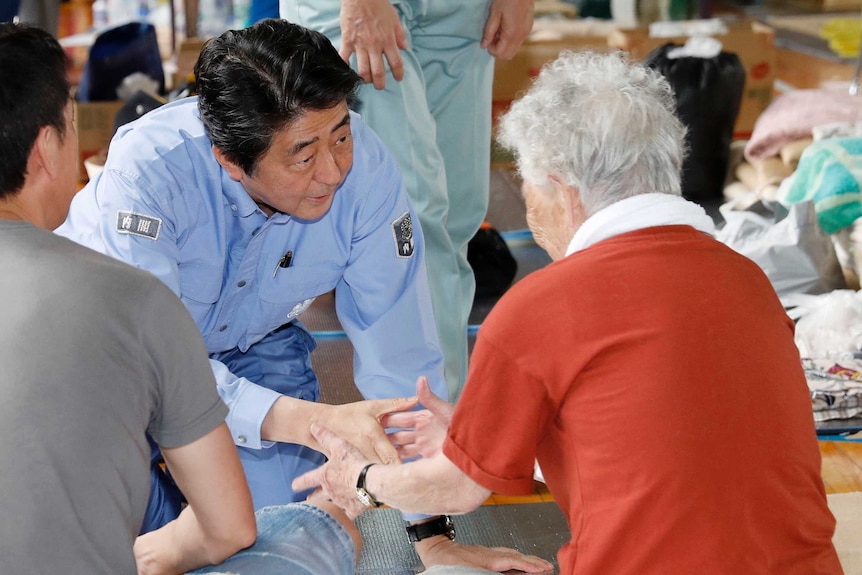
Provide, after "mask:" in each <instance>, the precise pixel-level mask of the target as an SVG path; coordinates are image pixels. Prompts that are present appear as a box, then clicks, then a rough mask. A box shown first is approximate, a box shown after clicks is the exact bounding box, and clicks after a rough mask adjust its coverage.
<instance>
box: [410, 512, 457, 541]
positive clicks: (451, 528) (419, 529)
mask: <svg viewBox="0 0 862 575" xmlns="http://www.w3.org/2000/svg"><path fill="white" fill-rule="evenodd" d="M435 535H445V536H446V537H448V538H449V539H451V540H452V541H454V540H455V524H454V523H452V518H451V517H449V516H448V515H441V516H440V517H438V518H437V519H435V520H434V521H429V522H428V523H420V524H418V525H408V526H407V538H408V539H410V543H416V542H417V541H422V540H423V539H428V538H429V537H434V536H435Z"/></svg>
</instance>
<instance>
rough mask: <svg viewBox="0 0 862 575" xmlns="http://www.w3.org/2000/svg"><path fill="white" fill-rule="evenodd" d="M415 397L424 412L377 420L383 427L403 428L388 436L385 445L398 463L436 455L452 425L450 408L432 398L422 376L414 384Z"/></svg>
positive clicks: (432, 393) (410, 412) (437, 398)
mask: <svg viewBox="0 0 862 575" xmlns="http://www.w3.org/2000/svg"><path fill="white" fill-rule="evenodd" d="M416 394H417V396H418V397H419V403H420V404H422V405H424V406H425V409H423V410H421V411H405V412H401V413H391V414H389V415H386V416H384V417H383V419H381V423H382V424H383V427H387V428H389V427H400V428H404V429H403V430H401V431H396V432H394V433H391V434H389V441H391V442H392V444H393V445H394V446H395V449H397V450H398V453H399V455H401V459H410V458H412V457H416V456H417V455H421V456H422V457H433V456H434V454H436V453H437V452H438V451H440V448H441V447H442V446H443V441H444V440H445V439H446V430H447V429H448V428H449V422H450V421H452V412H454V411H455V406H454V405H452V404H451V403H449V402H447V401H444V400H442V399H440V398H439V397H437V396H436V395H434V392H432V391H431V387H430V386H429V385H428V378H427V377H425V376H424V375H423V376H420V377H419V379H417V380H416Z"/></svg>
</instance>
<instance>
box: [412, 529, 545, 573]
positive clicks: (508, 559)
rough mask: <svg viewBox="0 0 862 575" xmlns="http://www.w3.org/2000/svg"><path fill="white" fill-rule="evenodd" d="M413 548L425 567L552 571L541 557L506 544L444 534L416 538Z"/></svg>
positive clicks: (534, 571) (530, 571)
mask: <svg viewBox="0 0 862 575" xmlns="http://www.w3.org/2000/svg"><path fill="white" fill-rule="evenodd" d="M415 545H416V552H417V553H418V554H419V558H420V559H422V564H423V565H425V568H426V569H427V568H429V567H431V566H432V565H466V566H469V567H479V568H482V569H489V570H491V571H508V570H510V569H518V570H520V571H524V572H526V573H553V570H554V566H553V565H552V564H551V563H548V562H547V561H545V560H544V559H542V558H541V557H536V556H534V555H524V554H523V553H520V552H518V551H516V550H514V549H509V548H507V547H482V546H480V545H462V544H461V543H458V542H457V541H452V540H450V539H449V538H448V537H446V536H445V535H437V536H435V537H429V538H428V539H423V540H422V541H418V542H416V544H415Z"/></svg>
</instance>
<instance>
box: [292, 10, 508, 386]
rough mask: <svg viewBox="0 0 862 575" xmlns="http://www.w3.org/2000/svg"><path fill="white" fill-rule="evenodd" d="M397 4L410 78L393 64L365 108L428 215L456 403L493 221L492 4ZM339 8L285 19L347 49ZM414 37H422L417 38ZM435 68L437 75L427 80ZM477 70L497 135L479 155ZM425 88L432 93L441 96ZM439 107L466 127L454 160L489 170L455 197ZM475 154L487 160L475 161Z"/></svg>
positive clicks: (431, 262) (433, 276)
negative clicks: (485, 230)
mask: <svg viewBox="0 0 862 575" xmlns="http://www.w3.org/2000/svg"><path fill="white" fill-rule="evenodd" d="M394 4H395V6H396V8H397V9H398V11H399V14H400V17H401V22H402V25H403V27H404V30H405V32H406V35H407V43H408V46H410V48H408V49H407V50H402V52H401V56H402V59H403V62H404V79H403V80H402V81H401V82H397V81H395V79H394V77H393V76H392V74H391V71H390V70H388V69H387V79H386V89H385V90H382V91H379V90H376V89H375V88H374V87H373V86H372V85H370V84H368V85H365V86H363V87H362V89H361V90H360V94H359V101H360V104H359V109H358V111H359V112H360V114H362V118H363V120H364V121H365V122H366V123H367V124H368V125H369V126H371V128H372V129H373V130H374V131H375V132H376V133H377V134H378V135H379V136H380V138H381V140H383V142H384V144H385V145H386V147H387V148H388V149H389V151H390V152H391V153H392V155H393V156H394V157H395V159H396V161H397V162H398V165H399V167H400V169H401V172H402V176H403V178H404V185H405V188H406V190H407V193H408V195H409V196H410V200H411V203H412V204H413V206H414V208H415V210H416V212H417V214H418V217H419V223H420V225H421V227H422V233H423V236H424V238H425V245H426V263H427V268H428V280H429V285H430V288H431V299H432V304H433V307H434V316H435V322H436V325H437V333H438V336H439V339H440V347H441V349H442V351H443V355H444V358H445V373H446V381H447V383H448V387H449V399H450V400H454V399H456V398H457V396H458V395H459V394H460V390H461V387H462V386H463V384H464V381H465V379H466V374H467V320H468V317H469V313H470V309H471V307H472V304H473V289H474V280H473V273H472V270H471V269H470V266H469V264H468V263H467V258H466V247H467V242H469V240H470V238H472V237H473V234H474V233H475V231H476V230H477V229H478V228H479V225H480V224H481V223H482V220H483V219H484V217H485V213H486V210H487V198H488V169H489V167H488V161H489V160H488V157H489V155H490V151H489V150H490V147H489V146H490V113H491V112H490V86H491V75H490V74H491V73H492V71H493V68H492V60H491V59H490V56H488V54H487V52H486V51H485V50H482V49H481V48H480V47H479V41H480V40H481V36H482V30H483V26H484V22H485V14H487V0H485V1H483V2H475V3H473V2H466V3H462V2H459V3H457V4H458V5H457V6H454V5H453V6H452V7H451V8H448V9H443V10H442V11H441V10H438V5H440V6H441V7H442V4H441V3H440V2H439V1H438V0H430V1H429V0H404V1H399V2H395V3H394ZM339 10H340V2H339V1H338V0H313V1H312V0H281V15H282V17H284V18H287V19H289V20H291V21H292V22H295V23H297V24H301V25H303V26H307V27H309V28H312V29H315V30H318V31H320V32H322V33H323V34H325V35H326V36H327V37H328V38H329V39H330V40H331V41H332V42H333V44H334V45H335V46H336V47H339V46H340V45H341V30H340V22H339ZM438 18H439V19H440V20H439V21H437V19H438ZM426 29H427V30H426ZM429 31H430V32H431V35H429ZM414 34H421V36H422V37H421V38H420V37H414ZM432 48H433V49H432ZM420 53H421V56H422V57H421V60H420V57H419V55H420ZM429 66H430V70H429V68H428V67H429ZM477 70H478V72H477ZM429 72H430V74H431V77H432V78H433V80H428V77H427V74H428V73H429ZM477 75H478V77H479V78H481V79H482V82H481V83H482V84H483V85H484V84H485V83H487V86H485V87H486V88H487V92H488V95H487V113H486V112H481V113H482V114H485V115H487V116H488V117H487V133H488V135H487V137H486V138H485V140H486V141H484V142H481V143H479V144H478V145H479V151H478V152H477V151H476V150H475V149H473V146H474V143H475V142H478V141H480V140H482V136H481V135H480V134H479V132H481V131H482V130H477V129H476V128H474V127H473V124H475V123H476V122H477V121H480V122H481V120H479V119H477V118H475V114H476V113H479V112H478V111H477V110H478V109H479V108H482V107H484V104H483V103H481V102H480V103H479V104H476V103H474V102H472V101H466V102H459V101H458V100H459V99H463V98H467V99H470V100H472V99H474V98H476V97H478V94H479V93H481V92H482V88H480V86H479V85H478V84H477ZM432 81H433V86H432V85H431V83H432ZM428 90H430V92H427V91H428ZM426 92H427V93H430V94H432V95H433V97H434V100H435V101H434V102H432V101H431V100H430V99H429V98H428V97H427V95H426ZM447 94H448V95H449V96H446V95H447ZM483 101H484V100H483ZM432 104H433V108H434V109H436V110H437V111H439V112H441V113H442V115H441V116H440V118H441V119H442V120H443V121H446V122H447V123H449V122H453V123H457V125H452V126H446V127H445V128H444V130H445V135H444V137H443V140H442V143H443V144H444V145H447V146H449V145H452V146H453V147H455V148H457V149H453V150H447V152H446V157H447V158H448V157H453V158H454V157H458V156H466V158H460V160H461V161H459V162H456V164H458V165H459V166H464V165H471V166H475V165H476V164H480V163H481V164H482V165H483V168H484V180H482V177H481V176H480V177H478V178H477V177H475V176H474V175H472V174H471V175H470V176H469V180H470V181H463V182H460V181H459V182H456V185H455V190H456V191H455V194H454V196H452V195H451V193H450V192H451V190H450V187H449V186H448V185H447V173H448V172H449V167H448V166H445V165H444V154H443V153H441V149H440V147H439V143H438V142H441V140H440V138H439V134H438V130H439V129H440V126H439V125H438V122H437V119H436V118H435V115H434V114H433V113H432ZM462 129H463V130H464V132H465V133H464V134H463V135H464V138H465V139H464V140H461V138H460V135H459V136H457V137H455V138H453V137H452V134H453V133H455V134H459V133H460V131H461V130H462ZM482 150H485V151H484V152H483V151H482ZM476 155H478V156H481V157H480V158H478V159H475V158H474V156H476ZM465 159H466V160H467V162H466V164H465V162H464V160H465ZM468 171H470V172H472V171H473V170H472V168H471V169H470V170H467V169H465V168H464V167H455V168H454V169H453V170H452V173H453V175H454V176H455V177H457V178H462V177H465V176H466V174H467V172H468ZM479 180H482V181H479ZM483 182H484V183H483ZM453 198H454V201H453ZM450 230H451V231H450ZM450 234H454V237H452V236H450Z"/></svg>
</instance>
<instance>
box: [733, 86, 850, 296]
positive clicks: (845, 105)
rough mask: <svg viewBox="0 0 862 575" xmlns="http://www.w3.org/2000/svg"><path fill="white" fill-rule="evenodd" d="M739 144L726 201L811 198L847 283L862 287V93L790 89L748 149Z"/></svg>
mask: <svg viewBox="0 0 862 575" xmlns="http://www.w3.org/2000/svg"><path fill="white" fill-rule="evenodd" d="M735 144H736V146H737V148H736V151H737V153H738V155H739V160H740V161H739V162H738V163H737V164H736V165H735V166H733V167H732V171H731V174H730V175H731V176H732V177H733V179H729V181H728V183H727V184H728V185H727V186H726V187H725V190H724V193H725V197H726V199H736V200H740V199H741V198H744V197H745V196H746V195H751V196H756V197H758V198H761V199H768V200H778V201H779V202H780V203H782V204H783V205H785V206H792V205H794V204H798V203H801V202H807V201H811V202H813V204H814V209H815V212H816V215H817V220H818V222H819V224H820V227H821V228H822V229H823V230H824V231H825V232H826V233H828V234H830V235H831V236H832V242H833V244H834V248H835V252H836V256H837V259H838V262H839V263H840V265H841V268H842V270H843V272H844V276H845V281H846V282H847V285H848V286H851V287H854V288H858V285H859V275H860V268H862V96H851V95H850V94H848V93H847V92H846V91H837V90H825V89H819V90H793V91H790V92H786V93H784V94H781V95H780V96H779V97H778V98H776V99H775V100H773V102H772V103H771V104H770V105H769V107H767V109H766V110H764V112H763V114H761V116H760V117H759V118H758V120H757V123H756V124H755V126H754V131H753V132H752V135H751V139H750V140H748V141H747V142H745V143H744V148H742V143H741V142H740V143H735ZM752 191H753V192H757V193H756V194H750V192H752Z"/></svg>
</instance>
